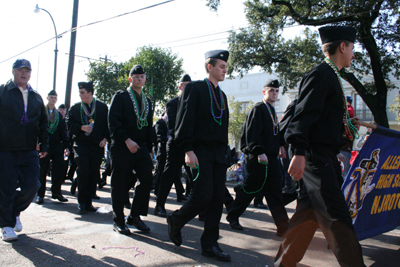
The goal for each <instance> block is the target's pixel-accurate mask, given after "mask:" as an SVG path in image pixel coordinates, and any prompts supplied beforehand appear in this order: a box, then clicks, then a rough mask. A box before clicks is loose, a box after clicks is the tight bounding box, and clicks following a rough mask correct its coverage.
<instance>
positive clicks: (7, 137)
mask: <svg viewBox="0 0 400 267" xmlns="http://www.w3.org/2000/svg"><path fill="white" fill-rule="evenodd" d="M23 112H24V99H23V96H22V94H21V91H20V90H19V88H18V87H17V86H16V85H15V83H14V82H13V81H12V80H9V81H8V82H7V83H6V84H3V85H1V86H0V151H10V150H14V151H15V150H36V145H37V144H38V143H39V144H40V151H43V152H47V151H48V148H49V135H48V132H47V128H48V126H47V114H46V109H45V106H44V104H43V99H42V97H41V96H40V95H39V93H38V92H36V91H35V90H33V89H31V90H30V91H29V94H28V111H27V113H28V119H29V122H28V123H27V124H21V118H22V116H23Z"/></svg>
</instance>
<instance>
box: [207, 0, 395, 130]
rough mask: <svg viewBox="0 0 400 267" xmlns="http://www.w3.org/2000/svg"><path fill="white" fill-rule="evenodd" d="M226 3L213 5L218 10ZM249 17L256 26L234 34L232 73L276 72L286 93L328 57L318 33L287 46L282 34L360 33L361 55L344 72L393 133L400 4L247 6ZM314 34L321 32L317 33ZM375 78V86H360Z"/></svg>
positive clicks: (335, 1)
mask: <svg viewBox="0 0 400 267" xmlns="http://www.w3.org/2000/svg"><path fill="white" fill-rule="evenodd" d="M219 4H220V0H207V5H208V6H209V7H210V8H211V9H214V10H216V9H217V8H218V6H219ZM245 12H246V16H247V19H248V21H249V24H250V26H249V27H248V28H245V29H240V31H239V32H231V34H230V37H229V40H228V42H229V50H230V52H231V60H230V62H229V73H230V74H232V73H233V72H238V73H240V74H241V75H243V73H244V72H247V71H248V70H250V69H251V68H253V67H255V66H259V67H261V68H262V69H263V70H264V71H268V72H271V71H272V70H275V72H277V73H278V74H279V76H280V80H281V81H282V83H283V85H284V89H286V88H288V87H289V88H293V87H294V85H295V84H297V83H298V82H299V81H300V80H301V78H302V76H303V74H304V73H305V72H306V71H307V70H309V69H311V68H312V67H313V66H315V65H316V64H317V63H319V62H321V60H322V59H323V55H322V52H321V49H320V45H319V40H318V39H319V38H318V34H317V31H311V30H310V29H307V30H305V31H304V37H303V38H300V37H296V38H293V39H291V40H284V38H282V36H281V34H282V31H283V30H284V29H285V28H287V27H292V26H296V25H304V26H322V25H349V26H353V27H355V28H356V29H357V31H358V36H357V46H356V47H357V49H356V50H357V52H356V53H355V60H353V64H352V67H351V68H350V69H343V70H342V71H341V75H342V77H343V78H344V79H345V80H346V81H347V82H349V83H350V84H351V85H352V86H353V87H354V89H355V90H356V91H357V92H358V94H359V95H360V96H361V97H362V99H363V100H364V102H365V103H366V104H367V105H368V107H369V108H370V110H371V111H372V113H373V115H374V117H375V121H376V122H377V123H378V124H379V125H382V126H385V127H388V126H389V123H388V119H387V114H386V104H387V92H388V90H389V89H391V88H393V86H392V85H391V84H390V83H388V82H387V81H388V80H389V75H390V74H392V75H394V77H395V78H397V79H399V78H400V14H399V13H400V2H399V1H398V0H385V1H363V0H327V1H310V0H296V1H294V0H293V1H291V0H287V1H274V0H247V1H246V2H245ZM311 29H312V30H314V29H315V28H311ZM366 75H373V77H374V80H373V82H370V83H362V82H360V81H359V80H361V79H362V77H363V76H366Z"/></svg>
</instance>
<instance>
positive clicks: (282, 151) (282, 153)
mask: <svg viewBox="0 0 400 267" xmlns="http://www.w3.org/2000/svg"><path fill="white" fill-rule="evenodd" d="M279 157H280V158H282V159H286V149H285V147H284V146H281V147H280V148H279Z"/></svg>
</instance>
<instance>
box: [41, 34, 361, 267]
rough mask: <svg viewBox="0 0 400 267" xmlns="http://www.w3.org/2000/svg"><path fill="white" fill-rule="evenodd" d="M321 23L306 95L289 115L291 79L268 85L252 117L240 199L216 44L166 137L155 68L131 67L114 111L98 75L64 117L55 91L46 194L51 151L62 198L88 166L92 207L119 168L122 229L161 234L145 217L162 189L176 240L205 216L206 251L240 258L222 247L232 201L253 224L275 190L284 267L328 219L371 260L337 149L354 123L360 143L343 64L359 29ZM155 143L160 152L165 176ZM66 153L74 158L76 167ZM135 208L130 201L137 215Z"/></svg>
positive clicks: (348, 258)
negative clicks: (282, 101)
mask: <svg viewBox="0 0 400 267" xmlns="http://www.w3.org/2000/svg"><path fill="white" fill-rule="evenodd" d="M319 30H320V35H321V40H322V43H323V51H324V53H325V55H326V59H325V61H324V62H323V63H321V64H320V65H318V66H317V67H315V68H314V69H313V70H311V71H310V72H308V73H307V74H306V75H305V77H304V79H303V80H302V82H301V84H300V93H299V98H298V100H297V102H296V101H295V102H293V103H291V104H290V105H289V107H288V109H287V111H286V112H285V114H284V116H283V118H282V120H281V122H279V120H278V118H277V114H276V111H275V108H274V102H275V101H277V99H278V93H279V87H280V85H279V81H278V80H267V81H266V82H265V84H264V86H263V88H262V94H263V98H262V101H260V102H258V103H256V104H255V105H254V107H253V108H252V109H251V111H250V112H249V114H248V116H247V119H246V122H245V124H244V125H243V132H242V137H241V150H242V151H243V153H244V154H245V157H244V158H245V159H244V161H245V166H246V173H247V175H246V178H245V180H244V181H243V182H242V183H241V184H238V185H237V186H236V187H235V192H236V198H235V199H234V200H233V198H232V197H231V195H230V194H229V191H228V190H227V188H226V186H225V180H226V171H227V167H228V165H227V154H229V153H227V147H228V122H229V108H228V102H227V98H226V95H225V93H224V92H223V91H222V90H221V88H220V87H219V82H221V81H223V80H224V79H225V74H226V72H227V61H228V58H229V52H228V51H226V50H213V51H209V52H207V53H206V54H205V59H206V61H205V70H206V73H207V77H206V78H205V79H204V80H200V81H191V78H190V76H189V75H187V74H185V75H184V76H183V77H182V78H181V80H180V82H179V90H180V91H181V95H180V96H177V97H175V98H173V99H172V100H170V101H169V102H168V103H167V105H166V109H165V113H164V115H163V117H162V118H161V119H159V120H158V121H157V122H156V123H155V126H154V131H155V134H154V133H153V129H152V124H153V110H152V107H153V103H152V101H151V100H150V98H149V97H147V96H146V95H145V93H144V92H143V91H142V89H143V86H144V84H145V82H146V74H145V70H144V69H143V67H142V66H140V65H135V66H134V67H133V68H132V69H131V70H130V73H129V79H128V80H129V86H128V87H127V88H126V89H125V90H120V91H118V92H117V93H116V94H115V95H114V97H113V99H112V101H111V105H110V108H109V110H108V107H107V105H106V104H104V103H103V102H101V101H98V100H96V99H95V98H94V97H93V93H94V89H93V83H91V82H89V83H85V82H81V83H79V84H78V86H79V95H80V97H81V102H79V103H76V104H75V105H73V106H72V107H71V108H70V110H69V111H68V115H67V116H66V119H65V120H64V116H65V115H66V114H65V113H66V112H65V107H64V106H60V107H59V110H57V109H56V108H55V104H56V102H57V93H56V92H55V91H51V92H50V93H49V94H48V97H47V99H48V104H47V105H46V109H45V111H46V114H47V117H48V135H49V140H50V141H49V149H48V154H47V156H45V157H42V158H40V166H41V171H40V179H39V180H40V184H41V186H40V188H39V190H38V192H37V198H36V203H38V204H42V203H43V202H44V193H45V191H46V190H45V189H46V184H45V183H46V175H47V171H48V169H49V163H50V160H51V161H52V170H51V176H52V186H51V193H52V198H54V199H58V200H59V201H61V202H65V201H68V199H67V198H65V197H64V196H63V195H62V194H61V183H62V182H63V180H65V179H66V177H67V178H68V179H71V180H72V178H73V175H74V172H75V169H76V167H77V179H75V180H73V184H72V186H71V193H73V194H74V193H75V190H76V188H77V189H78V197H77V198H78V212H79V213H81V214H84V213H86V212H95V211H96V210H97V209H96V208H95V207H94V206H93V205H92V198H95V197H96V186H97V184H98V183H99V186H100V187H102V186H104V184H105V181H106V177H107V175H109V174H111V199H112V208H113V218H114V224H113V230H114V231H116V232H117V233H120V234H125V235H128V234H130V233H131V232H130V229H129V227H135V228H137V229H139V230H140V231H142V232H149V231H150V227H148V226H147V225H146V223H145V222H144V221H142V219H141V217H140V216H146V215H147V213H148V207H149V199H150V191H151V190H152V188H155V194H156V195H157V203H156V207H155V215H157V216H161V217H166V218H167V224H168V235H169V237H170V239H171V241H172V242H173V243H174V244H175V245H176V246H180V245H181V244H182V242H183V240H182V235H181V229H182V228H183V227H184V226H185V224H187V223H188V222H189V221H190V220H192V219H193V218H194V217H195V216H197V215H199V214H201V215H202V220H204V231H203V234H202V236H201V239H200V240H201V249H202V254H203V255H205V256H208V257H213V258H215V259H217V260H220V261H230V260H231V258H230V255H229V254H227V253H225V252H223V251H222V250H221V248H220V247H219V245H218V239H219V223H220V219H221V216H222V208H223V204H225V206H226V207H227V211H228V215H227V217H226V219H227V221H228V222H229V224H230V226H231V228H233V229H235V230H243V227H242V226H241V225H240V223H239V217H240V216H241V214H243V212H244V211H245V209H246V208H247V207H248V206H249V204H250V202H251V201H252V200H253V199H254V198H255V197H257V198H261V199H262V198H263V197H265V199H266V201H267V204H268V207H269V209H270V211H271V215H272V217H273V219H274V222H275V224H276V227H277V232H276V234H277V235H278V236H283V237H284V239H283V242H282V244H281V246H280V248H279V251H278V254H277V256H276V259H275V266H295V265H296V263H297V262H299V261H300V260H301V259H302V257H303V255H304V253H305V251H306V249H307V247H308V243H309V242H310V241H311V239H312V236H313V235H314V232H315V230H316V229H317V228H318V227H320V228H321V230H322V232H323V233H324V235H325V237H326V239H327V241H328V243H329V246H330V247H331V248H332V250H333V252H334V254H335V256H336V257H337V259H338V262H339V264H340V265H341V266H364V264H363V259H362V254H361V247H360V245H359V243H358V241H357V237H356V236H355V233H354V229H353V226H352V223H351V219H350V216H349V213H348V209H347V206H346V203H345V202H344V198H343V195H342V193H341V190H340V185H341V181H342V176H341V173H340V167H339V163H338V160H337V158H336V154H337V153H338V151H339V148H340V147H341V146H342V145H343V143H344V138H343V137H344V136H343V134H342V131H341V130H342V128H343V125H344V126H345V133H346V135H345V137H346V138H347V139H350V140H352V139H353V137H354V131H355V128H354V127H353V124H351V123H350V118H349V115H348V113H347V112H346V110H347V109H346V104H344V105H343V102H344V100H343V99H345V96H344V91H343V86H342V85H341V80H340V74H339V70H340V69H342V68H343V67H349V66H350V62H351V60H352V59H353V57H354V54H353V52H352V49H353V43H354V41H355V35H356V33H355V30H354V29H353V28H351V27H322V28H320V29H319ZM260 91H261V88H260ZM343 114H345V116H343ZM346 114H347V115H346ZM343 118H344V119H343ZM343 120H345V121H343ZM66 125H67V126H68V131H67V127H66ZM153 135H154V139H155V140H152V139H153ZM71 140H72V142H70V141H71ZM285 141H286V142H287V143H288V144H290V146H291V147H290V148H289V149H288V150H289V151H290V153H291V154H293V159H292V162H291V165H290V167H289V166H287V167H288V173H289V174H290V176H291V177H292V178H293V179H295V180H298V181H299V180H300V179H302V180H301V181H302V183H301V186H300V187H301V191H300V192H301V194H300V197H299V198H298V206H297V209H296V212H295V214H294V216H293V217H292V218H291V219H290V220H289V218H288V215H287V212H286V209H285V204H286V203H287V201H285V200H284V199H283V196H282V187H283V183H282V182H283V179H282V174H281V172H280V168H281V167H280V161H279V158H282V159H285V158H286V157H287V156H286V149H285V148H284V146H285V145H286V148H287V144H286V143H285ZM153 142H154V144H155V145H154V146H155V149H154V151H155V153H156V155H157V166H156V168H155V172H154V175H153V173H152V170H153V160H152V156H151V154H152V146H153ZM107 143H108V144H109V157H108V163H107V166H108V169H107V171H106V172H105V174H104V176H103V178H102V179H101V178H100V164H101V162H102V158H103V156H104V149H105V146H106V144H107ZM228 151H229V149H228ZM64 156H65V157H70V158H71V157H73V159H74V160H73V161H71V166H70V170H69V172H68V174H66V166H65V163H64ZM73 164H76V165H73ZM286 165H287V164H286ZM182 166H183V167H185V169H186V173H187V177H188V180H187V183H186V186H187V188H186V195H185V194H184V193H185V190H184V188H183V186H182V183H181V179H180V176H181V174H182ZM290 180H291V179H290V178H289V184H290V182H291V181H290ZM136 181H139V183H138V185H137V186H136V188H135V194H134V198H133V202H132V204H130V202H129V190H130V188H132V187H133V186H134V185H135V183H136ZM173 183H174V184H175V188H176V192H177V200H178V201H180V202H185V203H184V204H183V205H182V207H181V208H180V209H178V210H176V211H174V212H172V213H169V214H168V213H167V211H166V209H165V203H166V199H167V196H168V194H169V192H170V190H171V187H172V184H173ZM188 196H189V197H188ZM261 203H262V202H261ZM124 207H129V208H130V213H129V216H128V217H127V218H125V214H124Z"/></svg>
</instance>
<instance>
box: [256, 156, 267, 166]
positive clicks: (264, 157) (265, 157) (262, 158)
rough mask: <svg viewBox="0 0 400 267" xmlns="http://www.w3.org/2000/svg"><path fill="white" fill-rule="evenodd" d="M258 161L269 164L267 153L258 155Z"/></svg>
mask: <svg viewBox="0 0 400 267" xmlns="http://www.w3.org/2000/svg"><path fill="white" fill-rule="evenodd" d="M258 163H260V164H267V163H268V157H267V155H265V154H261V155H258Z"/></svg>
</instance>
